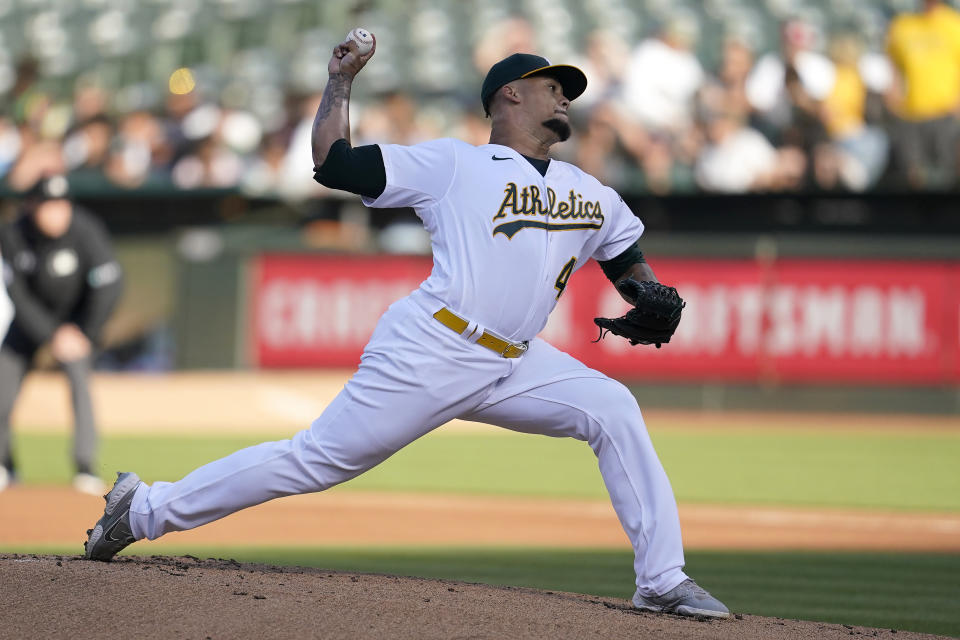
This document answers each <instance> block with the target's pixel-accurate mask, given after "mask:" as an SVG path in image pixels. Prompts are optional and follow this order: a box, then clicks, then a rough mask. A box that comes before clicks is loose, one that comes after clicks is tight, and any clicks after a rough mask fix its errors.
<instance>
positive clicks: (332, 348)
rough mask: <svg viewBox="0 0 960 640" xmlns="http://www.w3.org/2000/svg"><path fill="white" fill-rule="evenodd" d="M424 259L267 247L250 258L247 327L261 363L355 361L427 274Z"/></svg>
mask: <svg viewBox="0 0 960 640" xmlns="http://www.w3.org/2000/svg"><path fill="white" fill-rule="evenodd" d="M430 266H431V262H430V260H429V259H425V258H419V259H418V258H392V257H376V258H364V257H345V256H336V257H328V256H302V255H290V254H267V255H263V256H261V257H260V258H258V259H257V260H256V262H255V264H254V275H253V278H252V281H253V292H252V294H253V295H252V303H253V304H252V309H251V314H252V318H251V320H252V321H251V323H250V326H251V329H252V337H253V339H252V355H253V361H254V363H255V364H257V365H258V366H260V367H265V368H268V367H273V368H288V367H355V366H357V365H358V364H359V363H360V354H361V353H362V352H363V347H364V345H366V344H367V340H369V338H370V334H372V333H373V329H374V327H375V326H376V324H377V321H378V320H379V319H380V316H381V315H383V312H384V311H386V310H387V307H389V306H390V304H391V303H393V302H394V301H396V300H399V299H400V298H402V297H404V296H405V295H407V294H409V293H410V292H411V291H413V290H414V289H416V288H417V287H418V286H420V283H421V282H423V280H424V279H426V277H427V276H428V275H430Z"/></svg>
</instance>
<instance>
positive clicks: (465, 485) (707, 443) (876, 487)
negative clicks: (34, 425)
mask: <svg viewBox="0 0 960 640" xmlns="http://www.w3.org/2000/svg"><path fill="white" fill-rule="evenodd" d="M651 433H652V437H653V440H654V444H655V445H656V447H657V450H658V452H659V454H660V457H661V460H662V461H663V464H664V466H665V467H666V469H667V473H668V474H669V476H670V481H671V483H672V484H673V489H674V492H675V494H676V496H677V499H678V500H680V501H681V502H705V503H728V504H734V503H736V504H776V505H805V506H835V507H852V508H875V509H895V510H932V511H960V473H957V461H958V460H960V433H936V434H932V433H921V434H918V435H909V436H908V435H903V434H896V433H892V432H877V433H867V432H844V431H826V430H823V431H790V430H783V431H777V430H771V431H769V432H759V431H755V430H754V431H744V432H742V433H740V432H729V431H723V432H720V431H710V430H663V431H656V430H654V431H652V432H651ZM264 439H268V438H261V437H257V436H243V437H211V436H202V437H195V438H194V437H183V436H179V437H159V436H109V437H106V438H104V441H103V446H102V450H101V456H100V458H101V460H100V470H101V474H102V475H103V477H104V478H105V479H107V478H110V477H112V474H113V472H114V471H121V470H135V471H137V473H138V474H140V476H141V477H142V478H144V479H145V480H147V481H153V480H161V479H162V480H175V479H177V478H180V477H182V476H183V475H185V474H186V473H188V472H189V471H190V470H192V469H194V468H196V467H197V466H199V465H201V464H204V463H205V462H208V461H210V460H214V459H216V458H219V457H222V456H224V455H226V454H228V453H231V452H233V451H235V450H237V449H240V448H243V447H246V446H250V445H253V444H256V443H258V442H261V441H263V440H264ZM68 449H69V440H68V439H67V438H66V437H65V436H63V435H36V434H24V435H21V436H19V437H17V439H16V443H15V451H16V453H17V457H18V461H19V467H20V472H21V477H22V479H23V481H24V482H28V483H37V484H47V483H63V482H66V481H67V480H68V479H69V477H70V473H71V470H70V467H69V464H68ZM342 490H375V491H414V492H421V491H422V492H443V493H466V494H489V495H526V496H544V497H564V498H586V499H590V498H595V499H598V500H603V499H606V491H605V489H604V487H603V483H602V481H601V479H600V474H599V472H598V471H597V467H596V459H595V458H594V456H593V452H592V451H590V449H589V447H587V446H586V444H584V443H581V442H576V441H573V440H567V439H553V438H544V437H541V436H531V435H524V434H515V433H508V432H504V435H496V434H494V435H489V434H485V433H456V432H451V433H442V432H441V433H437V434H434V435H430V436H427V437H425V438H422V439H420V440H418V441H417V442H414V443H413V444H411V445H410V446H408V447H407V448H405V449H403V450H401V451H400V452H399V453H397V454H396V455H395V456H393V457H392V458H391V459H389V460H388V461H387V462H385V463H384V464H382V465H381V466H379V467H377V468H375V469H373V470H371V471H369V472H368V473H366V474H364V475H362V476H360V477H358V478H356V479H354V480H352V481H350V482H349V483H347V484H346V485H344V486H343V488H342Z"/></svg>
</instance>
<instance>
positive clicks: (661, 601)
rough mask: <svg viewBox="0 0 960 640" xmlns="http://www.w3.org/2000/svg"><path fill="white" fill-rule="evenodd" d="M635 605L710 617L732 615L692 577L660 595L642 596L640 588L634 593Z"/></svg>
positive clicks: (661, 611)
mask: <svg viewBox="0 0 960 640" xmlns="http://www.w3.org/2000/svg"><path fill="white" fill-rule="evenodd" d="M633 606H634V607H636V608H637V609H639V610H640V611H652V612H654V613H676V614H678V615H681V616H691V617H695V616H705V617H708V618H729V617H730V610H729V609H727V607H726V606H725V605H724V604H723V603H722V602H720V601H719V600H717V599H716V598H714V597H713V596H712V595H710V594H709V593H708V592H707V590H706V589H704V588H703V587H701V586H700V585H698V584H697V583H696V582H694V581H693V580H691V579H690V578H687V579H686V580H684V581H683V582H681V583H680V584H678V585H677V586H675V587H674V588H673V589H670V591H667V592H666V593H664V594H663V595H660V596H642V595H640V591H639V590H638V591H637V592H636V593H634V594H633Z"/></svg>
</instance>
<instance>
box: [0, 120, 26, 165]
mask: <svg viewBox="0 0 960 640" xmlns="http://www.w3.org/2000/svg"><path fill="white" fill-rule="evenodd" d="M21 147H22V144H21V139H20V132H19V131H18V130H17V127H16V126H15V125H14V124H13V120H11V119H10V118H7V117H5V116H2V115H0V179H2V178H3V177H4V176H6V175H7V172H8V171H10V169H11V167H13V164H14V163H15V162H16V161H17V157H18V156H19V155H20V149H21Z"/></svg>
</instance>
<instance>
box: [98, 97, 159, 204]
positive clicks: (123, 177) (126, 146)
mask: <svg viewBox="0 0 960 640" xmlns="http://www.w3.org/2000/svg"><path fill="white" fill-rule="evenodd" d="M164 133H165V132H164V125H163V123H162V122H161V121H160V120H159V119H158V118H157V117H156V116H154V115H153V114H152V113H150V112H148V111H143V110H138V111H133V112H131V113H128V114H127V115H125V116H123V118H122V119H121V121H120V126H119V128H118V131H117V134H116V137H115V138H114V140H113V145H112V149H111V152H110V160H109V163H108V165H107V167H106V171H107V176H108V177H109V178H110V180H111V181H112V182H113V183H114V184H117V185H119V186H121V187H126V188H135V187H139V186H142V185H144V184H150V183H159V184H166V183H169V181H170V179H169V175H168V174H169V167H170V166H171V165H172V161H173V154H174V149H173V144H172V142H171V141H170V140H169V139H168V138H167V137H166V136H165V135H164Z"/></svg>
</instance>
